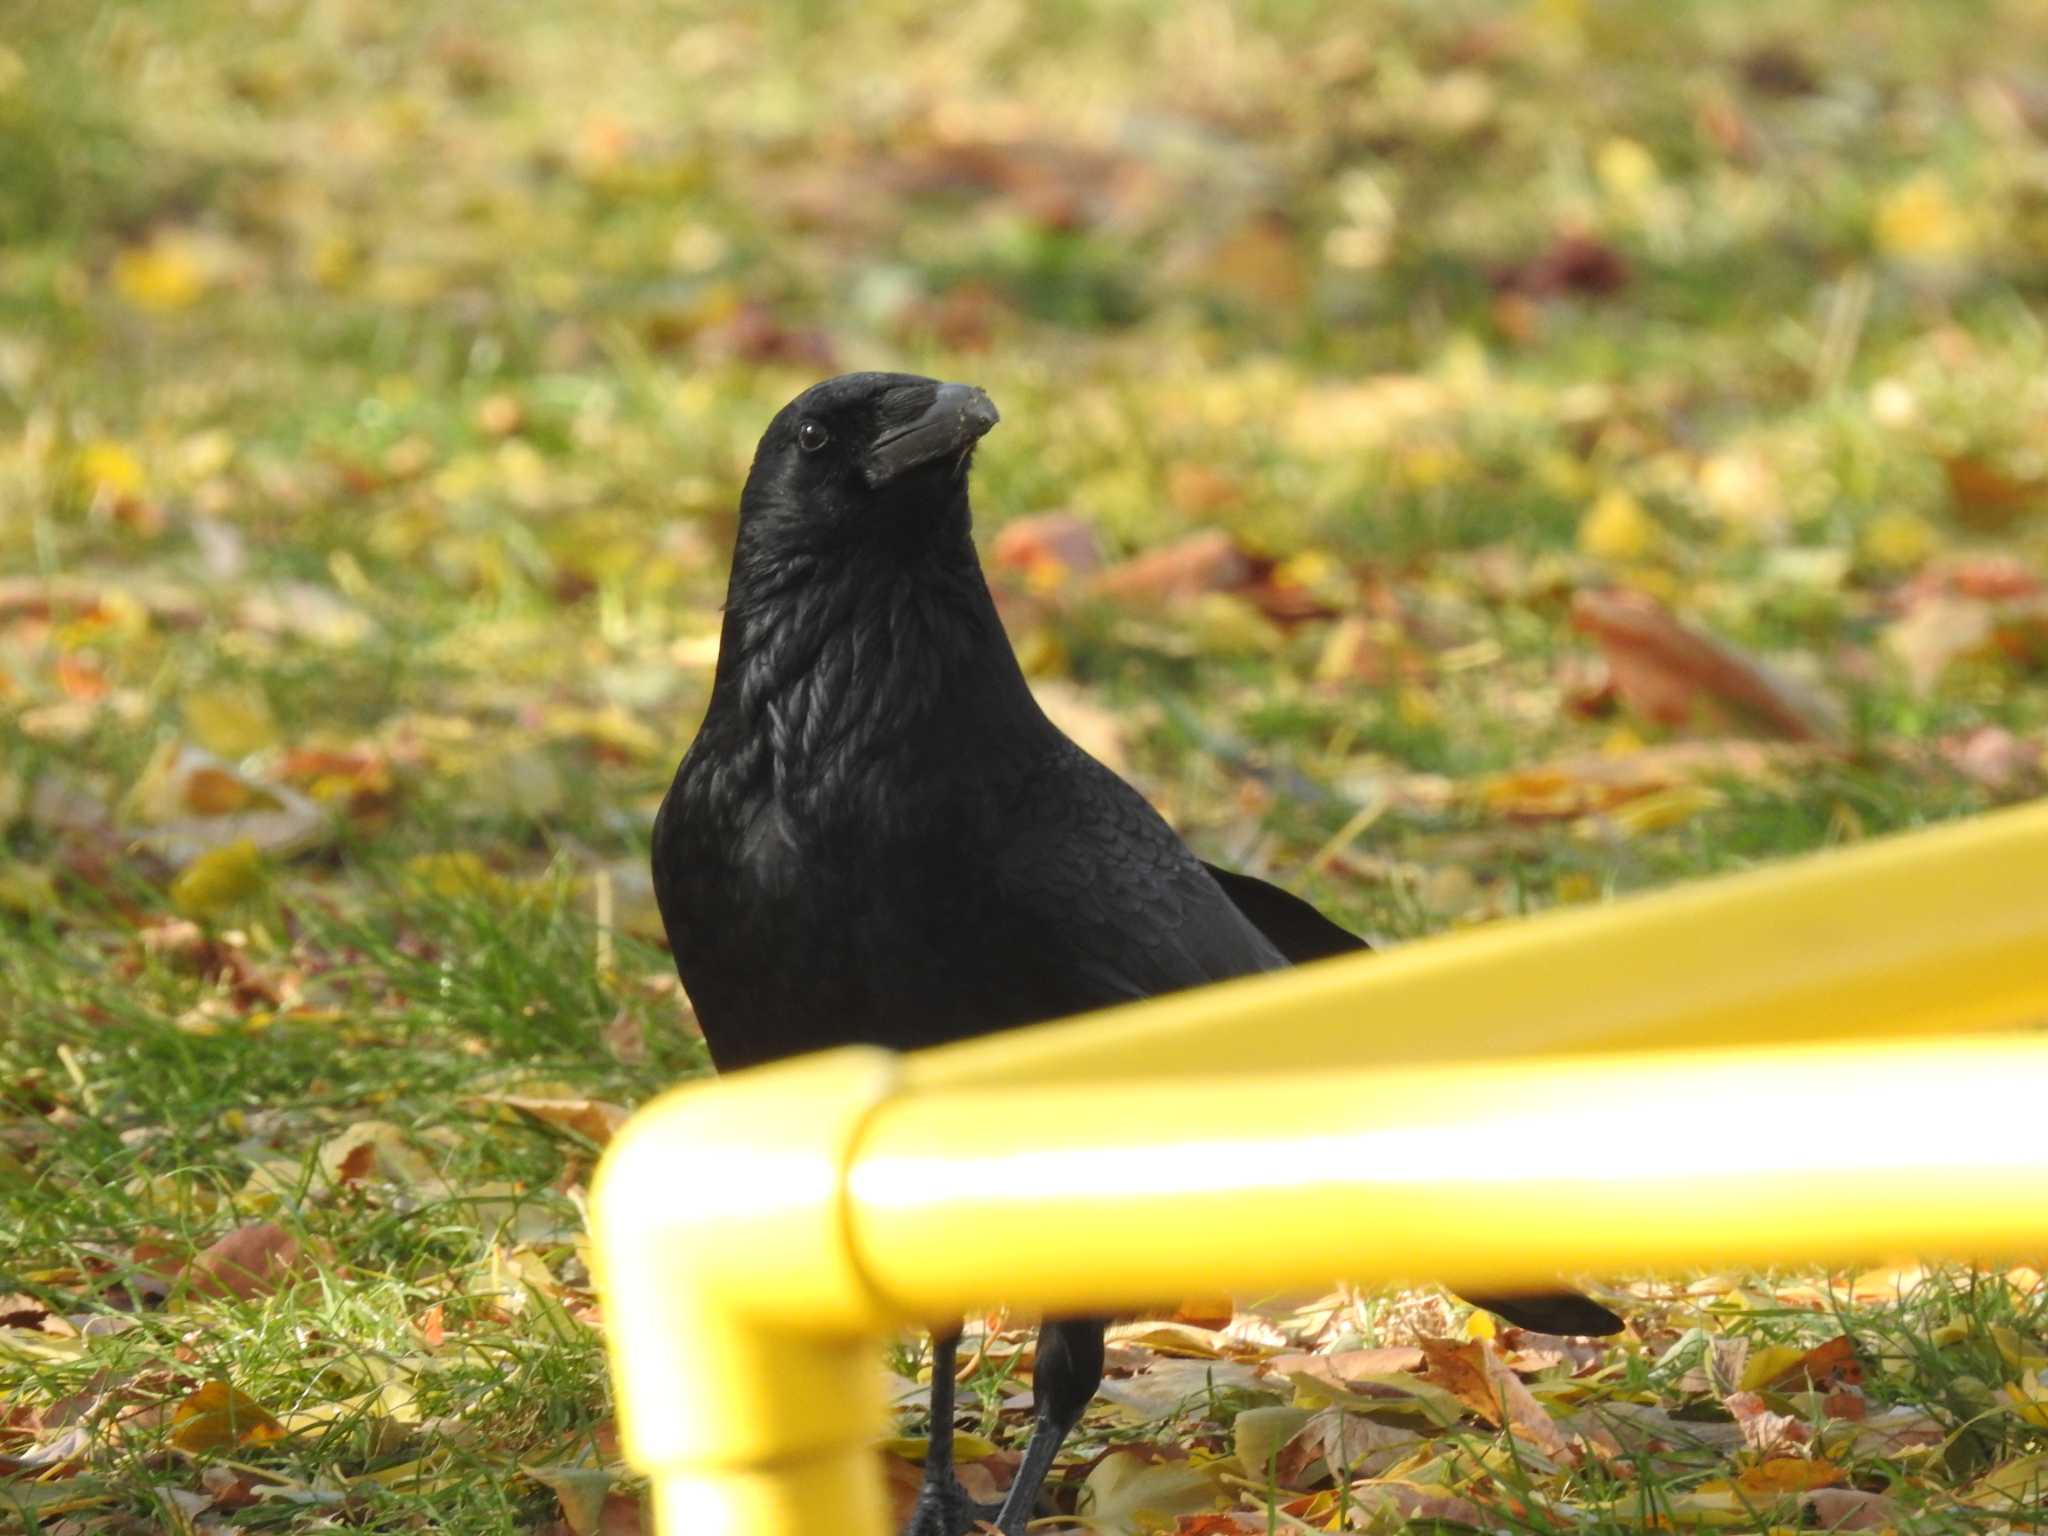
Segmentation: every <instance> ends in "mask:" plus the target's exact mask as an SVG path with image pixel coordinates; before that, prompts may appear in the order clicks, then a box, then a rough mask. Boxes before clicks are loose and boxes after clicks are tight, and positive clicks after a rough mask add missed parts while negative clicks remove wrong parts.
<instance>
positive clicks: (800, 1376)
mask: <svg viewBox="0 0 2048 1536" xmlns="http://www.w3.org/2000/svg"><path fill="white" fill-rule="evenodd" d="M897 1076H898V1074H897V1061H896V1058H895V1057H893V1056H891V1055H890V1054H889V1053H888V1052H886V1051H875V1050H860V1049H851V1050H845V1051H833V1052H829V1053H826V1054H824V1055H819V1056H812V1057H808V1058H806V1059H804V1060H801V1061H794V1062H789V1063H786V1064H784V1065H782V1066H778V1067H774V1068H770V1069H766V1070H763V1071H760V1072H748V1073H742V1074H739V1075H737V1076H735V1077H733V1078H730V1079H727V1080H725V1081H723V1082H719V1083H713V1084H697V1085H694V1086H691V1087H687V1088H681V1089H678V1090H676V1091H675V1092H673V1093H669V1094H665V1095H663V1096H662V1097H661V1098H659V1099H657V1100H655V1101H654V1102H653V1103H652V1104H650V1105H648V1106H647V1107H646V1108H645V1109H644V1110H642V1111H641V1112H640V1113H639V1114H638V1115H636V1116H634V1117H633V1119H632V1120H630V1121H629V1122H628V1123H627V1124H626V1126H625V1128H624V1129H623V1130H622V1131H621V1132H620V1133H619V1135H618V1136H617V1137H616V1138H614V1140H613V1142H612V1144H611V1146H610V1147H608V1148H607V1149H606V1151H605V1157H604V1161H603V1162H602V1163H601V1164H599V1166H598V1171H597V1175H596V1177H595V1179H594V1180H593V1181H592V1186H591V1192H590V1216H591V1237H592V1245H591V1251H592V1259H593V1265H594V1268H595V1272H596V1279H597V1284H598V1289H599V1291H600V1293H601V1294H602V1296H603V1298H604V1308H605V1318H606V1329H605V1339H606V1344H607V1347H608V1349H609V1352H610V1356H611V1367H612V1380H613V1382H614V1384H615V1385H616V1387H617V1390H618V1398H619V1428H620V1438H621V1441H622V1444H623V1447H624V1450H625V1453H626V1459H627V1460H628V1461H629V1462H631V1463H632V1464H633V1465H634V1466H636V1467H640V1468H643V1469H645V1470H647V1471H648V1472H649V1473H650V1474H652V1475H653V1477H654V1486H655V1510H656V1514H657V1518H658V1519H659V1521H660V1525H661V1529H662V1530H664V1531H669V1532H688V1533H690V1536H721V1533H725V1536H742V1533H745V1536H779V1533H788V1536H795V1533H797V1532H816V1531H832V1532H835V1533H844V1536H884V1522H883V1519H882V1484H881V1470H880V1467H879V1465H878V1463H877V1462H876V1461H875V1457H874V1452H873V1449H872V1447H873V1444H874V1441H875V1439H876V1437H877V1436H879V1435H880V1434H881V1433H882V1429H883V1424H884V1418H885V1415H884V1409H883V1404H882V1398H881V1377H880V1373H879V1371H878V1370H877V1367H876V1359H875V1340H876V1339H877V1338H878V1337H879V1336H880V1335H881V1333H882V1332H883V1331H884V1330H885V1329H886V1328H888V1327H891V1326H893V1325H895V1324H896V1323H897V1322H898V1321H899V1320H900V1314H898V1313H897V1312H895V1311H894V1310H893V1309H891V1308H889V1307H888V1306H887V1305H886V1303H884V1302H883V1301H882V1300H881V1299H880V1298H878V1297H877V1296H876V1295H875V1293H874V1291H873V1288H872V1287H870V1286H869V1285H868V1284H867V1281H866V1279H865V1277H863V1276H862V1275H861V1273H860V1270H859V1268H858V1267H857V1266H856V1265H855V1264H854V1262H853V1250H852V1245H851V1244H850V1243H849V1241H848V1234H847V1226H846V1207H845V1197H846V1182H845V1174H846V1169H847V1167H848V1166H849V1165H850V1163H851V1160H852V1155H853V1148H854V1146H855V1145H856V1144H857V1143H858V1139H859V1136H860V1133H861V1130H862V1127H863V1126H864V1125H865V1123H866V1120H867V1117H868V1116H869V1115H870V1114H872V1113H873V1112H874V1110H875V1109H876V1107H877V1106H879V1105H880V1104H881V1103H883V1102H884V1101H885V1100H886V1099H887V1097H888V1096H889V1095H890V1094H891V1093H892V1092H893V1091H894V1089H895V1086H896V1080H897Z"/></svg>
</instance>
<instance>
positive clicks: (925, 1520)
mask: <svg viewBox="0 0 2048 1536" xmlns="http://www.w3.org/2000/svg"><path fill="white" fill-rule="evenodd" d="M959 1351H960V1330H959V1329H957V1328H950V1329H948V1330H947V1331H946V1332H944V1333H934V1334H933V1335H932V1427H931V1434H930V1436H929V1438H928V1439H927V1441H926V1444H925V1452H924V1486H923V1487H922V1488H920V1489H919V1490H918V1491H917V1508H916V1510H915V1511H914V1512H913V1513H912V1514H911V1517H910V1524H909V1525H908V1526H906V1527H904V1531H903V1536H967V1533H968V1532H970V1531H972V1530H973V1529H974V1528H975V1525H976V1523H977V1522H979V1521H983V1520H993V1519H994V1518H995V1513H996V1507H995V1505H993V1504H977V1503H975V1502H974V1500H972V1499H970V1498H969V1497H967V1490H966V1489H965V1488H962V1487H961V1486H960V1480H959V1479H958V1478H956V1477H955V1476H954V1475H953V1388H954V1378H953V1372H954V1369H955V1365H954V1362H955V1359H956V1357H957V1356H958V1354H959Z"/></svg>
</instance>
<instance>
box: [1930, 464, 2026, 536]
mask: <svg viewBox="0 0 2048 1536" xmlns="http://www.w3.org/2000/svg"><path fill="white" fill-rule="evenodd" d="M1941 468H1942V473H1943V474H1944V475H1945V476H1947V478H1948V494H1949V504H1950V506H1951V507H1952V508H1953V509H1954V511H1955V515H1956V521H1957V522H1959V523H1962V524H1964V525H1965V526H1966V527H1970V528H1975V529H1977V530H1978V531H1979V532H1981V533H1998V532H2001V531H2003V530H2004V529H2006V528H2008V527H2010V526H2011V525H2012V524H2013V522H2014V521H2015V520H2017V519H2018V518H2021V517H2024V516H2026V515H2027V514H2029V513H2033V512H2048V479H2044V478H2041V477H2039V476H2032V475H2029V476H2018V475H2011V474H2008V473H2006V472H2005V471H2004V470H2003V469H2001V468H1999V467H1998V466H1997V465H1996V464H1992V463H1989V462H1987V461H1986V460H1984V459H1980V458H1975V457H1972V456H1971V455H1968V454H1956V455H1953V456H1950V457H1947V458H1944V459H1943V460H1942V461H1941Z"/></svg>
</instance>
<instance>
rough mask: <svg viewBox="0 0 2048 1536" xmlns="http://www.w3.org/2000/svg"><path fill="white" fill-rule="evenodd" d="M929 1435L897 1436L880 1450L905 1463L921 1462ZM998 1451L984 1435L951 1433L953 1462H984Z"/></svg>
mask: <svg viewBox="0 0 2048 1536" xmlns="http://www.w3.org/2000/svg"><path fill="white" fill-rule="evenodd" d="M931 1443H932V1442H931V1437H930V1436H929V1435H897V1436H895V1437H894V1438H892V1439H888V1440H884V1441H882V1442H881V1445H882V1449H883V1450H885V1451H887V1452H888V1453H889V1454H890V1455H891V1456H901V1457H903V1458H904V1460H906V1461H923V1460H924V1458H925V1456H926V1454H927V1453H928V1452H929V1451H930V1449H931ZM999 1449H1000V1447H999V1446H997V1444H996V1443H995V1441H993V1440H991V1439H989V1438H988V1437H987V1436H985V1435H977V1434H974V1433H972V1432H970V1431H968V1430H964V1429H956V1430H954V1431H953V1459H954V1460H955V1461H986V1460H988V1458H989V1457H991V1456H993V1455H995V1453H996V1452H997V1451H998V1450H999Z"/></svg>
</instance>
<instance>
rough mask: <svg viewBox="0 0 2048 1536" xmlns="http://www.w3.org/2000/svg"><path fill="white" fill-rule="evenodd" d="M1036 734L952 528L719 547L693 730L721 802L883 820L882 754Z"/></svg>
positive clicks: (890, 759)
mask: <svg viewBox="0 0 2048 1536" xmlns="http://www.w3.org/2000/svg"><path fill="white" fill-rule="evenodd" d="M963 521H964V520H963ZM1049 729H1050V727H1049V726H1048V725H1047V723H1046V721H1045V718H1044V716H1043V715H1042V714H1041V713H1040V711H1039V709H1038V706H1037V703H1036V701H1035V700H1033V699H1032V697H1031V692H1030V688H1029V686H1028V685H1027V684H1026V683H1025V681H1024V677H1023V674H1022V672H1021V671H1020V670H1019V669H1018V666H1017V663H1016V658H1015V656H1014V654H1013V653H1012V652H1011V649H1010V645H1009V640H1008V637H1007V636H1006V635H1005V634H1004V632H1003V628H1002V623H1001V620H1000V619H999V618H998V617H997V614H996V609H995V603H994V601H993V600H992V598H991V597H990V595H989V590H988V584H987V582H986V581H985V580H984V579H983V577H982V573H981V567H980V564H979V563H978V561H977V560H976V559H975V556H974V550H973V545H972V543H971V541H969V540H968V539H967V537H966V536H965V531H964V527H963V529H962V531H961V536H960V537H959V539H958V540H957V541H955V540H951V539H945V540H937V541H933V542H931V543H928V544H926V545H924V546H922V547H921V548H918V549H916V550H913V551H904V550H901V549H892V548H886V547H879V548H878V547H860V546H856V547H854V548H851V549H846V548H842V549H837V550H830V551H822V552H821V551H816V550H804V549H802V548H793V547H784V548H781V549H775V548H773V547H772V546H765V543H764V545H757V546H754V547H752V548H749V547H747V546H746V544H745V543H744V541H743V545H742V548H741V550H740V551H737V552H736V553H735V556H734V563H733V580H732V586H731V589H730V591H729V593H728V596H727V602H726V613H725V624H724V629H723V633H722V637H721V641H720V648H719V658H718V670H717V674H716V676H715V678H714V681H713V684H712V695H711V706H710V709H709V711H708V713H707V714H706V717H705V722H704V727H703V731H702V733H701V736H702V738H704V739H707V740H716V741H717V742H718V743H719V748H718V752H717V754H716V760H718V761H719V762H720V763H721V765H722V768H723V770H724V771H722V772H721V773H720V774H719V778H720V780H721V781H722V782H721V783H720V784H718V785H716V786H706V787H707V789H709V790H710V791H711V793H712V794H713V795H714V796H715V797H717V798H719V799H724V800H727V801H729V802H730V803H732V804H733V805H734V808H735V809H740V808H743V807H746V806H749V805H751V806H752V807H753V808H754V809H755V810H756V811H758V810H760V809H763V808H765V807H767V806H770V805H772V806H774V807H775V808H776V809H777V810H778V811H779V812H780V813H782V814H783V815H785V816H794V817H796V818H797V819H798V820H800V821H813V820H818V819H826V820H834V821H836V820H840V819H842V818H845V817H849V816H854V817H858V816H873V815H878V814H886V813H887V812H888V811H889V809H890V805H889V802H890V797H891V794H892V791H894V790H895V789H896V787H897V786H898V785H900V784H901V783H903V782H905V779H904V778H903V776H900V775H898V774H896V773H895V772H892V771H891V770H892V765H893V764H895V763H897V762H899V761H919V762H925V763H929V762H930V761H932V760H933V757H934V753H935V752H937V753H941V754H944V753H946V752H948V750H949V749H950V750H952V751H955V752H957V751H959V750H961V749H967V750H972V749H973V747H974V746H975V745H976V744H981V745H982V746H983V747H984V749H985V748H986V745H987V744H990V743H995V744H997V745H998V747H999V748H1000V744H1001V743H1004V742H1014V743H1015V744H1016V745H1017V747H1018V748H1019V749H1020V750H1021V749H1023V748H1024V747H1027V746H1028V745H1030V744H1031V743H1032V742H1033V741H1035V739H1036V738H1037V736H1038V735H1039V734H1040V733H1042V732H1043V731H1046V730H1049ZM938 760H940V761H944V760H946V759H945V757H944V756H940V757H939V759H938ZM899 809H900V808H899Z"/></svg>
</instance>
